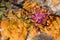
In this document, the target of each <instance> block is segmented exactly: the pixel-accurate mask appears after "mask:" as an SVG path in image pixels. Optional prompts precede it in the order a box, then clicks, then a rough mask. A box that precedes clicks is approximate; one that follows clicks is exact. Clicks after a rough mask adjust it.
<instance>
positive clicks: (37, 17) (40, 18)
mask: <svg viewBox="0 0 60 40" xmlns="http://www.w3.org/2000/svg"><path fill="white" fill-rule="evenodd" d="M34 11H35V13H34V17H32V19H33V20H34V22H35V23H39V24H44V20H46V19H47V18H46V16H48V15H49V14H48V13H47V15H46V13H44V12H40V11H38V10H34V9H33V12H34Z"/></svg>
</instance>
